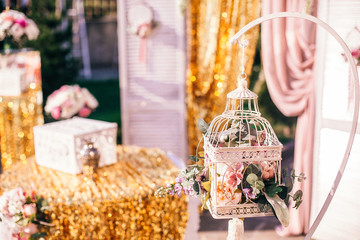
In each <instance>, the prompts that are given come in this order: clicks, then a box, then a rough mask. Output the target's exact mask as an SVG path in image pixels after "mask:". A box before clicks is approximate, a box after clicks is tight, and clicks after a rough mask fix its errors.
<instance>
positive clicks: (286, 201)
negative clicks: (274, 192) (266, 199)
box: [284, 194, 290, 205]
mask: <svg viewBox="0 0 360 240" xmlns="http://www.w3.org/2000/svg"><path fill="white" fill-rule="evenodd" d="M289 200H290V195H289V194H287V196H286V198H285V200H284V202H285V204H286V205H289Z"/></svg>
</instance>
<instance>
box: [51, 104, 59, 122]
mask: <svg viewBox="0 0 360 240" xmlns="http://www.w3.org/2000/svg"><path fill="white" fill-rule="evenodd" d="M51 116H52V117H53V118H54V119H56V120H59V119H60V117H61V107H59V106H58V107H54V108H53V110H51Z"/></svg>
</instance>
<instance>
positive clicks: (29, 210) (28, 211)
mask: <svg viewBox="0 0 360 240" xmlns="http://www.w3.org/2000/svg"><path fill="white" fill-rule="evenodd" d="M23 214H24V216H25V217H30V216H31V215H33V214H36V204H35V203H30V204H25V205H24V206H23Z"/></svg>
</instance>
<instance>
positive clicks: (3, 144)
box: [0, 51, 44, 170]
mask: <svg viewBox="0 0 360 240" xmlns="http://www.w3.org/2000/svg"><path fill="white" fill-rule="evenodd" d="M17 58H19V59H21V61H24V60H25V69H26V82H27V84H28V89H27V91H26V92H25V93H23V94H21V95H20V96H11V97H9V96H0V152H1V164H2V168H3V170H7V169H9V168H10V167H11V166H12V165H13V164H14V163H16V162H17V161H25V160H26V159H27V158H28V157H30V156H32V155H34V151H35V149H34V136H33V127H34V126H37V125H41V124H43V122H44V118H43V113H42V90H41V73H40V72H41V63H40V52H38V51H21V52H17V53H11V54H1V55H0V61H1V62H2V63H3V64H4V62H5V63H6V65H7V66H9V67H11V66H12V65H16V64H17Z"/></svg>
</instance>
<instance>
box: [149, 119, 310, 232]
mask: <svg viewBox="0 0 360 240" xmlns="http://www.w3.org/2000/svg"><path fill="white" fill-rule="evenodd" d="M198 127H199V128H200V130H202V132H203V133H204V134H206V132H207V131H208V128H209V125H208V124H207V123H206V122H205V121H204V120H202V119H200V120H199V122H198ZM228 132H229V133H230V135H227V136H226V137H221V138H222V140H224V143H226V142H227V141H233V142H236V141H237V140H236V139H238V138H239V136H241V134H243V135H245V133H244V131H243V130H241V129H239V128H238V127H234V125H233V126H232V127H231V128H229V131H228ZM231 136H234V137H233V138H232V137H231ZM261 136H263V137H265V136H264V132H262V133H261ZM234 144H235V143H234ZM252 144H253V145H252V146H258V145H259V144H260V145H262V144H264V141H263V139H261V141H260V142H258V143H257V142H256V141H253V143H252ZM201 155H203V153H199V154H196V156H189V159H190V160H191V161H193V162H194V164H192V165H189V166H188V167H187V168H186V169H183V170H180V171H179V174H178V176H177V177H176V178H175V181H174V182H172V183H168V184H167V185H166V187H160V188H159V189H158V190H157V191H156V192H155V195H156V196H158V197H164V196H166V195H170V196H173V195H179V196H180V195H181V194H186V195H189V196H196V197H200V198H201V200H202V208H203V209H207V202H208V201H209V200H210V198H211V197H212V196H216V198H217V201H218V202H220V204H221V202H223V203H224V204H227V203H228V202H229V200H230V202H231V203H232V204H236V205H239V204H240V205H241V204H248V203H255V204H257V205H258V207H259V209H260V211H263V212H266V211H269V210H270V211H271V210H272V211H273V213H274V214H275V215H276V216H277V218H278V219H279V220H280V222H281V223H282V224H283V225H285V226H286V225H287V223H288V213H287V211H288V209H287V205H289V200H290V198H292V199H293V201H294V202H295V205H294V208H296V209H297V208H298V207H299V206H300V204H301V203H302V191H301V190H298V191H296V192H295V193H294V194H292V193H291V192H292V190H293V184H294V182H295V181H299V182H301V181H303V180H305V179H306V177H305V176H304V174H303V173H300V174H299V175H297V174H296V173H295V171H294V170H291V171H290V172H288V169H287V168H286V167H284V168H283V169H282V170H281V179H277V174H276V171H277V166H274V165H272V164H269V163H268V162H267V161H261V162H252V163H250V164H249V163H241V162H237V163H235V164H234V166H233V167H230V168H227V170H226V171H225V174H224V175H223V176H222V179H221V180H219V181H223V183H219V184H217V188H216V189H215V191H216V193H215V194H211V191H212V189H211V182H210V172H209V167H208V166H205V164H204V162H205V161H206V160H207V159H208V158H209V156H207V155H206V154H205V156H201ZM218 177H220V176H218Z"/></svg>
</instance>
